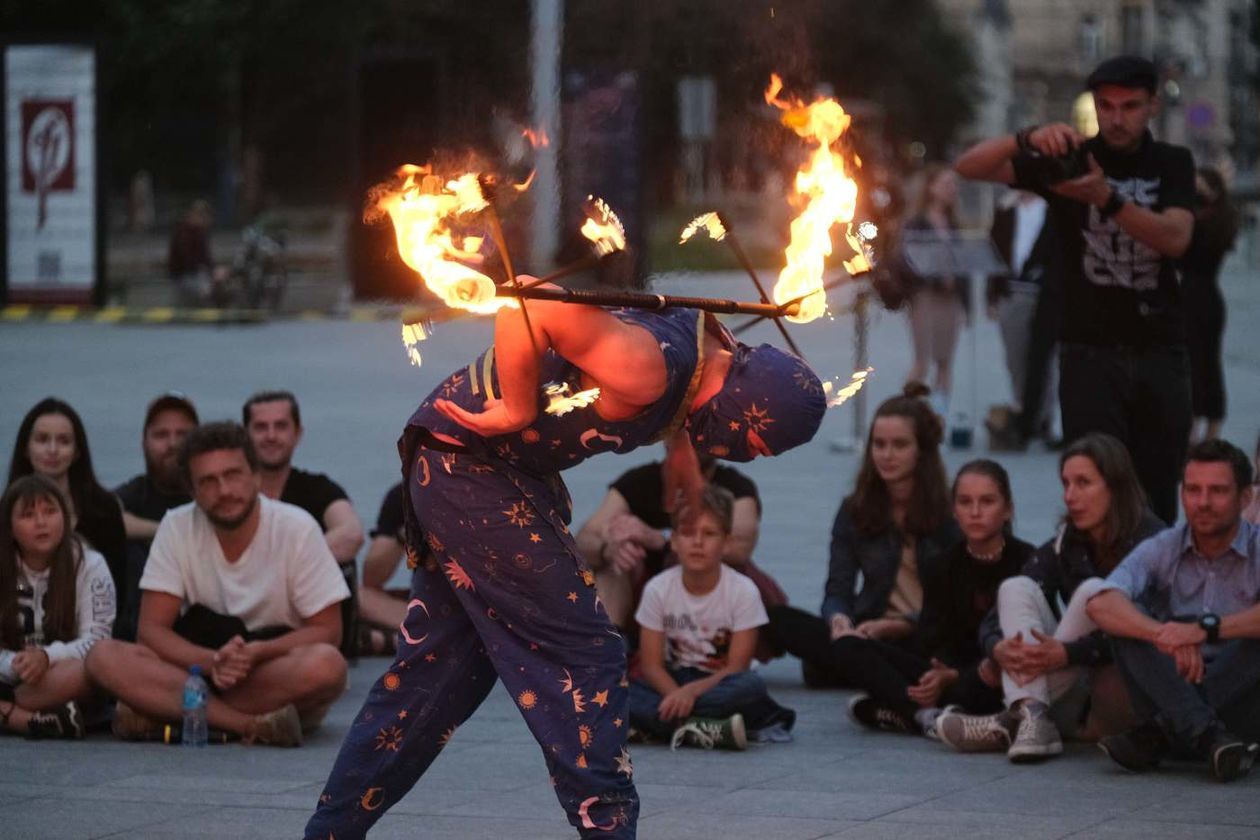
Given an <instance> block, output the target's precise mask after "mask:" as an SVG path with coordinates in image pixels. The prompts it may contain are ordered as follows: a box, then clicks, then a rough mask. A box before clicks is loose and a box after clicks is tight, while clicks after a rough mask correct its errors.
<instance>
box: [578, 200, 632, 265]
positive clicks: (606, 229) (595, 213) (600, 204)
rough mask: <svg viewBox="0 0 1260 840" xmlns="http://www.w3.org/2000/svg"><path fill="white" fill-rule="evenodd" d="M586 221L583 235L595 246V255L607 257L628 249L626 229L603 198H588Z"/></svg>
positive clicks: (583, 224)
mask: <svg viewBox="0 0 1260 840" xmlns="http://www.w3.org/2000/svg"><path fill="white" fill-rule="evenodd" d="M585 210H586V221H585V222H583V223H582V235H583V236H585V237H586V238H587V239H589V240H591V242H592V243H594V245H595V253H597V254H599V255H600V256H601V257H606V256H608V255H609V254H611V253H613V252H614V251H624V250H625V249H626V229H625V228H624V227H622V225H621V219H618V218H617V214H616V213H614V212H613V211H612V208H611V207H609V206H608V205H607V204H606V203H605V202H604V200H603V199H602V198H595V197H594V196H590V195H588V196H587V197H586V208H585Z"/></svg>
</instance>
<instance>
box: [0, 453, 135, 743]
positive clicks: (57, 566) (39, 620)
mask: <svg viewBox="0 0 1260 840" xmlns="http://www.w3.org/2000/svg"><path fill="white" fill-rule="evenodd" d="M69 521H70V506H69V504H68V503H67V501H66V498H65V496H64V495H63V494H62V492H61V491H60V490H59V489H58V488H57V486H56V484H54V483H53V482H52V480H50V479H48V478H45V477H44V476H41V475H29V476H25V477H23V478H19V479H17V480H16V481H14V482H13V483H12V484H11V485H9V489H8V490H6V491H5V493H4V496H3V497H2V498H0V730H4V731H9V732H18V733H22V734H25V735H28V736H30V737H32V738H82V737H83V732H84V723H83V713H82V711H81V709H80V704H82V703H83V702H84V701H85V700H87V699H88V698H89V697H90V696H91V694H92V690H91V687H90V685H89V683H88V679H87V672H86V671H85V670H84V668H83V659H84V657H85V656H87V652H88V651H89V650H91V649H92V645H94V644H96V642H98V641H99V640H101V639H108V638H109V634H110V630H111V629H112V627H113V624H114V610H115V603H114V584H113V581H111V580H110V577H109V570H108V569H107V568H106V567H105V560H104V558H102V557H101V555H100V554H98V553H97V552H95V551H92V550H90V549H85V548H84V547H83V545H82V544H81V543H80V541H79V540H78V538H76V537H75V536H74V534H73V533H72V532H71V530H70V527H69Z"/></svg>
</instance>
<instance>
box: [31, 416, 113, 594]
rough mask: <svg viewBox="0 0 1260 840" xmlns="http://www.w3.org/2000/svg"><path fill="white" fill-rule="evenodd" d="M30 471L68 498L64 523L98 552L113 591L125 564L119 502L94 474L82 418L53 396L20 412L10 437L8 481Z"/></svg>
mask: <svg viewBox="0 0 1260 840" xmlns="http://www.w3.org/2000/svg"><path fill="white" fill-rule="evenodd" d="M34 474H38V475H42V476H44V477H45V478H48V479H49V480H51V481H52V483H53V484H55V485H56V486H57V489H58V490H60V491H61V494H62V496H64V497H65V499H66V501H67V502H68V504H69V517H68V519H67V520H66V521H67V528H68V529H69V530H70V531H73V532H75V533H77V534H78V535H79V536H80V537H82V538H83V540H84V541H86V543H87V545H88V547H89V548H93V549H95V550H96V551H98V552H100V553H101V555H102V556H104V558H105V563H106V565H107V566H108V567H109V574H110V577H111V578H112V579H113V581H114V591H115V592H118V593H120V594H122V593H123V591H124V589H123V581H124V576H125V573H126V568H127V532H126V530H125V529H124V527H123V517H122V505H121V504H120V503H119V501H118V498H117V497H116V496H115V495H114V494H113V493H110V492H109V491H108V490H106V489H105V488H104V487H102V486H101V484H100V482H99V481H97V480H96V471H95V470H93V469H92V453H91V450H89V449H88V439H87V430H86V429H84V427H83V420H82V419H81V418H80V417H79V414H78V412H77V411H75V410H74V409H73V408H71V407H70V405H69V404H68V403H66V402H65V401H63V400H59V399H57V398H55V397H47V398H45V399H42V400H40V401H39V402H37V403H36V404H35V405H34V406H33V407H32V408H31V410H30V411H28V412H26V416H25V417H23V418H22V424H21V425H20V426H19V427H18V433H17V439H16V440H15V441H14V442H13V456H12V458H11V459H10V461H9V483H12V482H13V481H15V480H16V479H19V478H22V477H23V476H28V475H34Z"/></svg>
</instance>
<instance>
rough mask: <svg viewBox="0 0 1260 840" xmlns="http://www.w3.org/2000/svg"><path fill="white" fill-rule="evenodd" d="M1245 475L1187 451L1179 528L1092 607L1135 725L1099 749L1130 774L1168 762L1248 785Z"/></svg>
mask: <svg viewBox="0 0 1260 840" xmlns="http://www.w3.org/2000/svg"><path fill="white" fill-rule="evenodd" d="M1251 478H1252V466H1251V462H1250V460H1249V459H1248V458H1247V456H1246V454H1245V453H1243V452H1242V450H1240V449H1239V448H1238V447H1236V446H1234V445H1233V444H1230V443H1227V442H1225V441H1221V440H1210V441H1205V442H1203V443H1200V444H1198V445H1196V446H1194V447H1192V448H1191V449H1190V452H1189V454H1188V455H1187V458H1186V464H1185V468H1184V470H1183V472H1182V483H1181V504H1182V508H1183V509H1184V511H1185V516H1186V521H1185V522H1184V523H1182V524H1181V525H1177V526H1175V527H1172V528H1169V529H1167V530H1165V531H1162V532H1160V533H1159V534H1156V535H1155V536H1154V537H1151V538H1150V539H1148V540H1147V541H1146V542H1144V543H1142V544H1141V545H1139V546H1138V547H1137V548H1135V549H1134V550H1133V551H1132V553H1130V554H1129V556H1128V557H1126V558H1125V560H1124V562H1123V563H1121V564H1120V565H1119V566H1117V567H1116V568H1115V570H1114V571H1112V573H1111V574H1110V575H1109V576H1108V577H1107V580H1106V582H1105V584H1104V588H1103V589H1102V590H1101V591H1100V592H1099V594H1097V595H1095V596H1094V597H1093V598H1092V599H1091V600H1090V602H1089V607H1088V610H1089V617H1090V618H1091V619H1093V620H1094V622H1095V623H1097V624H1098V626H1099V627H1101V628H1102V629H1103V630H1105V631H1106V632H1107V633H1108V634H1109V635H1110V636H1111V637H1112V640H1113V644H1114V645H1115V651H1116V662H1117V663H1119V665H1120V667H1121V669H1122V671H1123V673H1124V676H1125V680H1126V682H1127V683H1128V686H1129V692H1130V697H1131V699H1132V701H1133V707H1134V711H1135V712H1136V714H1137V718H1138V720H1139V725H1138V726H1137V727H1136V728H1134V729H1131V730H1129V731H1128V732H1125V733H1122V734H1120V735H1113V736H1110V737H1107V738H1104V739H1102V741H1101V742H1099V746H1100V747H1102V750H1103V752H1105V753H1106V754H1107V755H1108V756H1109V757H1110V758H1111V759H1112V760H1113V761H1115V762H1116V763H1117V764H1119V765H1120V766H1121V767H1124V768H1125V769H1126V770H1131V771H1134V772H1142V771H1146V770H1152V769H1154V768H1155V767H1156V766H1157V765H1158V764H1159V762H1160V761H1161V760H1162V759H1163V758H1164V757H1165V756H1166V755H1169V754H1170V753H1172V752H1174V751H1176V753H1177V754H1178V755H1182V754H1188V755H1190V756H1195V757H1199V758H1202V759H1205V760H1206V761H1207V762H1208V764H1209V766H1210V767H1211V770H1212V775H1213V776H1214V777H1215V778H1216V779H1217V780H1218V781H1221V782H1229V781H1233V780H1234V779H1237V778H1241V777H1242V776H1245V775H1246V774H1247V772H1248V771H1249V770H1250V769H1251V765H1252V762H1253V761H1254V759H1255V756H1256V752H1257V750H1258V749H1260V746H1257V744H1256V743H1254V741H1256V740H1257V739H1260V603H1258V602H1260V528H1257V527H1256V526H1254V525H1251V524H1249V523H1247V522H1246V521H1244V520H1243V519H1242V511H1243V509H1244V508H1246V507H1247V505H1248V504H1249V503H1250V502H1251V495H1252V490H1251Z"/></svg>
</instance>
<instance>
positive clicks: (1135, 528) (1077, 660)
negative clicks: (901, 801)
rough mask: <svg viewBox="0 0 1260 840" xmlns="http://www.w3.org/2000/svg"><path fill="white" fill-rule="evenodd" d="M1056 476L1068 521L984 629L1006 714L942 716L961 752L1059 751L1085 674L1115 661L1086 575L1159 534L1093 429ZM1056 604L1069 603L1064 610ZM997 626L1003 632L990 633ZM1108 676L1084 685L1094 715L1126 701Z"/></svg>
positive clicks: (1066, 454)
mask: <svg viewBox="0 0 1260 840" xmlns="http://www.w3.org/2000/svg"><path fill="white" fill-rule="evenodd" d="M1059 475H1060V478H1061V480H1062V483H1063V503H1064V505H1065V506H1066V507H1067V516H1066V517H1065V518H1064V521H1063V524H1061V525H1060V526H1059V529H1058V533H1057V534H1056V535H1055V536H1054V538H1053V539H1051V540H1050V541H1049V542H1047V543H1046V544H1045V545H1043V546H1041V548H1039V549H1037V553H1036V555H1034V556H1033V558H1032V559H1031V560H1029V561H1028V563H1027V564H1026V565H1025V566H1024V568H1023V570H1022V572H1021V574H1020V575H1019V576H1017V577H1013V578H1010V579H1008V580H1006V581H1005V582H1004V583H1003V584H1002V586H1001V587H1000V588H999V589H998V601H997V608H996V610H994V611H991V612H990V615H989V617H988V618H987V619H986V625H987V627H986V628H985V630H983V631H982V633H983V634H984V635H983V638H985V639H986V645H988V646H990V647H989V650H988V655H989V657H990V658H991V659H992V660H993V661H994V662H996V663H997V664H998V666H999V667H1000V668H1001V670H1002V694H1003V702H1004V703H1005V705H1006V709H1005V710H1003V711H1001V712H998V713H996V714H993V715H987V716H983V717H976V716H969V715H965V714H961V713H954V712H945V713H944V714H943V715H941V717H940V718H939V720H938V721H937V727H936V730H937V733H938V734H939V735H940V736H941V740H943V741H945V742H946V743H947V744H949V745H950V746H952V747H954V748H955V749H957V750H960V751H963V752H978V751H992V750H1001V749H1005V750H1006V755H1007V757H1008V758H1009V759H1010V760H1011V761H1013V762H1028V761H1037V760H1040V759H1043V758H1047V757H1049V756H1054V755H1058V754H1059V753H1061V752H1063V742H1062V737H1061V734H1060V726H1062V727H1063V728H1064V729H1065V730H1067V731H1068V732H1069V733H1074V732H1075V731H1076V726H1077V723H1078V721H1079V716H1080V711H1081V703H1082V702H1083V700H1084V691H1083V689H1084V688H1085V687H1086V686H1085V683H1086V682H1087V679H1086V678H1087V677H1088V676H1090V675H1089V674H1087V673H1086V669H1099V668H1100V667H1101V666H1104V665H1107V664H1109V663H1110V662H1111V652H1110V648H1109V645H1108V641H1107V639H1106V637H1105V636H1104V635H1103V634H1102V633H1100V632H1098V628H1097V626H1096V625H1095V624H1094V622H1093V621H1091V620H1090V618H1089V616H1088V615H1087V614H1086V610H1085V606H1086V604H1087V603H1088V602H1089V599H1090V598H1091V597H1092V596H1093V595H1094V594H1096V593H1097V592H1098V587H1099V586H1100V585H1101V581H1098V580H1090V578H1097V577H1099V576H1101V575H1106V574H1108V573H1109V572H1110V571H1111V570H1112V569H1114V568H1115V567H1116V566H1117V565H1118V564H1119V562H1120V561H1121V560H1122V559H1123V558H1124V556H1125V555H1126V554H1128V553H1129V552H1130V551H1131V550H1132V549H1133V547H1134V546H1135V545H1137V544H1138V543H1140V542H1141V541H1142V540H1144V539H1146V538H1147V537H1149V536H1151V535H1152V534H1156V533H1158V532H1159V531H1160V530H1162V529H1163V527H1164V525H1163V523H1162V522H1160V521H1159V519H1157V518H1156V517H1155V515H1154V514H1153V513H1151V512H1150V511H1149V510H1148V509H1147V507H1146V494H1145V493H1144V492H1143V491H1142V486H1141V484H1139V483H1138V479H1137V475H1136V474H1135V473H1134V470H1133V462H1132V461H1131V460H1130V459H1129V453H1128V450H1126V449H1125V448H1124V444H1122V443H1120V441H1118V440H1116V439H1115V438H1113V437H1111V436H1110V435H1105V434H1101V433H1097V432H1095V433H1092V434H1088V435H1086V436H1085V437H1083V438H1080V439H1078V440H1077V441H1075V442H1074V443H1072V444H1071V445H1070V446H1068V447H1067V449H1065V450H1064V451H1063V454H1062V455H1061V456H1060V458H1059ZM1060 598H1062V600H1063V603H1065V604H1067V609H1066V610H1064V611H1060V609H1059V599H1060ZM995 622H996V623H997V624H998V626H999V627H1000V631H1001V632H1000V634H999V633H995V632H993V625H994V623H995ZM1107 670H1110V669H1103V670H1102V671H1096V673H1095V675H1094V677H1093V678H1092V679H1091V680H1089V682H1092V684H1093V691H1092V697H1091V698H1090V700H1091V703H1092V705H1093V706H1094V712H1099V711H1100V707H1107V706H1116V705H1123V704H1124V703H1125V699H1124V697H1123V694H1124V691H1123V688H1122V687H1118V686H1117V687H1116V688H1117V689H1118V692H1116V691H1108V690H1106V689H1105V688H1102V686H1105V685H1106V682H1105V674H1104V672H1105V671H1107ZM1117 693H1118V694H1119V696H1116V694H1117ZM1052 707H1054V708H1053V710H1052ZM1052 711H1053V717H1052Z"/></svg>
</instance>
